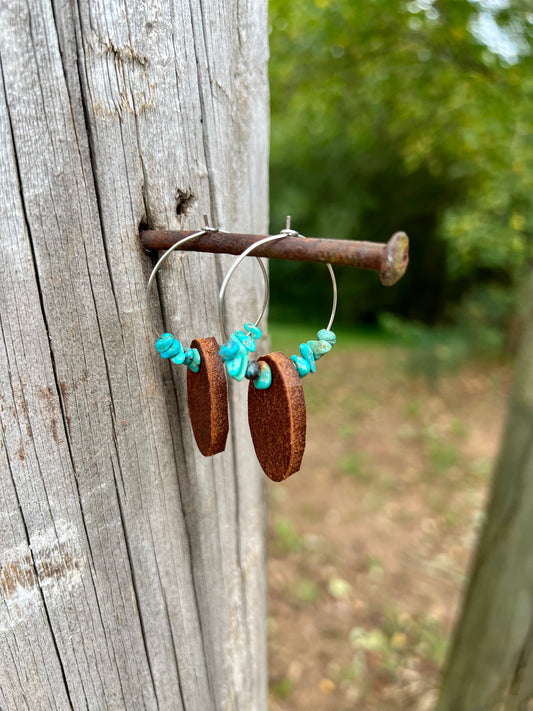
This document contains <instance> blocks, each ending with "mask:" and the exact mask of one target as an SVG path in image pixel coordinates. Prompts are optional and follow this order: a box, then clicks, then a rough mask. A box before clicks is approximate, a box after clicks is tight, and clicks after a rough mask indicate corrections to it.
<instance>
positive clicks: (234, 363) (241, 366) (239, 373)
mask: <svg viewBox="0 0 533 711" xmlns="http://www.w3.org/2000/svg"><path fill="white" fill-rule="evenodd" d="M247 367H248V357H247V356H245V355H243V354H242V353H239V355H238V356H236V357H235V358H234V359H233V360H229V361H228V362H227V363H226V368H227V370H228V375H230V376H231V377H232V378H233V379H234V380H237V381H238V382H240V381H241V380H242V379H243V378H244V376H245V375H246V368H247Z"/></svg>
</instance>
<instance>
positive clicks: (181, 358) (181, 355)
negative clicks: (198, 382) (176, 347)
mask: <svg viewBox="0 0 533 711" xmlns="http://www.w3.org/2000/svg"><path fill="white" fill-rule="evenodd" d="M170 360H171V361H172V362H173V363H175V364H176V365H183V363H184V362H185V351H184V350H183V348H182V349H181V351H180V352H179V353H178V355H175V356H174V357H173V358H171V359H170Z"/></svg>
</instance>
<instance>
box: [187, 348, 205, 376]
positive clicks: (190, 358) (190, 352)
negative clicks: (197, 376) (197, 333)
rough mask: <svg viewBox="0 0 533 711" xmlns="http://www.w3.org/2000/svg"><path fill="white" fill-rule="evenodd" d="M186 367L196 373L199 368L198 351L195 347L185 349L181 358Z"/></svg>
mask: <svg viewBox="0 0 533 711" xmlns="http://www.w3.org/2000/svg"><path fill="white" fill-rule="evenodd" d="M183 362H184V363H185V365H186V366H187V368H189V370H192V372H193V373H197V372H198V371H199V370H200V362H201V359H200V353H199V352H198V349H197V348H189V349H187V351H185V358H184V360H183Z"/></svg>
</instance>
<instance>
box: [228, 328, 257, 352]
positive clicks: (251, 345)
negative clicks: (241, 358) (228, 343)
mask: <svg viewBox="0 0 533 711" xmlns="http://www.w3.org/2000/svg"><path fill="white" fill-rule="evenodd" d="M233 337H234V338H236V339H237V340H238V341H239V343H242V345H243V346H244V347H245V348H246V350H247V351H250V352H251V353H253V352H254V351H255V341H254V340H253V338H248V336H247V335H246V333H244V331H235V333H234V334H233Z"/></svg>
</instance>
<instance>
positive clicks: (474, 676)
mask: <svg viewBox="0 0 533 711" xmlns="http://www.w3.org/2000/svg"><path fill="white" fill-rule="evenodd" d="M524 296H525V297H526V298H525V299H524V302H523V303H524V304H525V309H524V311H525V313H524V320H525V322H526V327H525V330H524V335H523V340H522V346H521V350H520V354H519V358H518V362H517V367H516V372H515V378H514V386H513V390H512V394H511V400H510V404H509V413H508V418H507V425H506V429H505V434H504V438H503V443H502V447H501V450H500V455H499V458H498V462H497V465H496V469H495V473H494V479H493V482H492V491H491V496H490V501H489V505H488V508H487V512H486V523H485V526H484V529H483V531H482V534H481V538H480V541H479V543H478V548H477V552H476V556H475V560H474V564H473V567H472V571H471V573H470V578H469V582H468V589H467V593H466V597H465V600H464V604H463V610H462V614H461V619H460V620H459V623H458V625H457V630H456V633H455V638H454V641H453V644H452V646H451V649H450V654H449V659H448V663H447V668H446V671H445V674H444V678H443V685H442V692H441V697H440V701H439V704H438V706H437V711H452V710H453V711H527V709H528V708H530V702H531V700H532V699H533V563H532V562H531V541H532V540H533V276H531V277H530V280H529V288H528V289H527V290H526V292H525V294H524ZM527 297H528V298H527Z"/></svg>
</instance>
